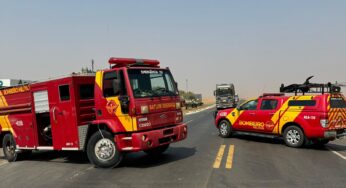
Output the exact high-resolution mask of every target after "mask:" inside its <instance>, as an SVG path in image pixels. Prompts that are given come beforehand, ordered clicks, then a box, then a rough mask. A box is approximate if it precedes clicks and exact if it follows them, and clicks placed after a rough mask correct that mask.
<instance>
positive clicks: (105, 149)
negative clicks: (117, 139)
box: [95, 138, 116, 161]
mask: <svg viewBox="0 0 346 188" xmlns="http://www.w3.org/2000/svg"><path fill="white" fill-rule="evenodd" d="M115 151H116V149H115V145H114V142H112V141H111V140H110V139H108V138H103V139H101V140H99V141H98V142H97V143H96V145H95V154H96V157H97V158H98V159H99V160H101V161H108V160H110V159H112V158H113V157H114V156H115Z"/></svg>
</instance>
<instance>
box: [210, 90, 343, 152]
mask: <svg viewBox="0 0 346 188" xmlns="http://www.w3.org/2000/svg"><path fill="white" fill-rule="evenodd" d="M215 124H216V127H217V128H218V129H219V133H220V136H221V137H229V136H231V135H232V133H233V132H244V133H254V134H258V135H264V136H282V137H283V138H284V141H285V143H286V145H287V146H290V147H301V146H303V145H304V143H307V141H309V142H310V141H312V143H315V144H326V143H328V142H329V141H330V140H334V139H336V138H340V137H342V136H346V102H345V97H344V96H343V95H342V94H341V93H323V94H322V93H321V94H318V95H311V94H308V95H299V96H285V94H283V93H278V94H264V95H263V96H260V97H259V98H256V99H252V100H248V101H246V102H245V103H243V104H241V105H239V106H238V107H237V108H231V109H226V110H220V111H218V112H217V115H216V119H215Z"/></svg>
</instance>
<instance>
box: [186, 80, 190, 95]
mask: <svg viewBox="0 0 346 188" xmlns="http://www.w3.org/2000/svg"><path fill="white" fill-rule="evenodd" d="M185 81H186V93H188V92H189V80H188V79H186V80H185Z"/></svg>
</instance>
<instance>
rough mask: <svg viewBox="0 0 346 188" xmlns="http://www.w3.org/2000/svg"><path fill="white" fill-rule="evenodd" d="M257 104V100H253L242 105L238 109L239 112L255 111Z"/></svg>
mask: <svg viewBox="0 0 346 188" xmlns="http://www.w3.org/2000/svg"><path fill="white" fill-rule="evenodd" d="M257 104H258V100H253V101H249V102H247V103H245V104H243V105H242V106H241V107H240V108H241V110H256V108H257Z"/></svg>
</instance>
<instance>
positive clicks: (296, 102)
mask: <svg viewBox="0 0 346 188" xmlns="http://www.w3.org/2000/svg"><path fill="white" fill-rule="evenodd" d="M288 106H316V100H290V101H288Z"/></svg>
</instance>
